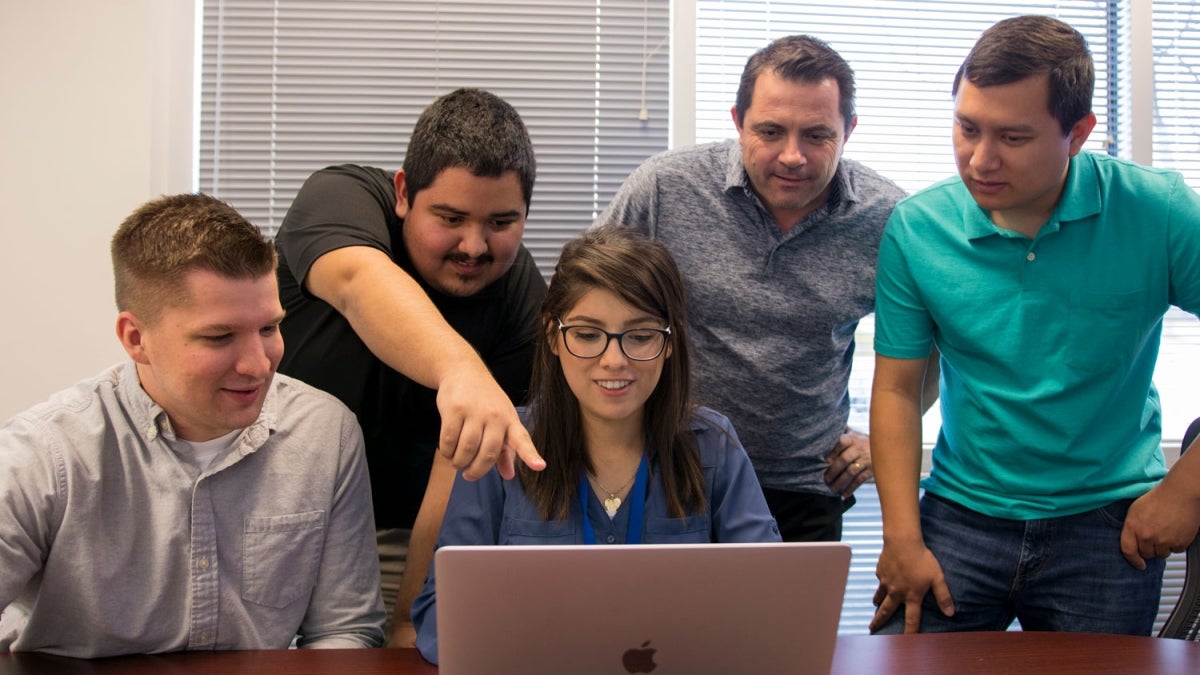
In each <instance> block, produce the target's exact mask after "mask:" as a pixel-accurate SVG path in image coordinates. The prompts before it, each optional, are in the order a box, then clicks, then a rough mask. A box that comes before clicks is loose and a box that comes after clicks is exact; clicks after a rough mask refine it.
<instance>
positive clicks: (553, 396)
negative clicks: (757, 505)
mask: <svg viewBox="0 0 1200 675" xmlns="http://www.w3.org/2000/svg"><path fill="white" fill-rule="evenodd" d="M597 288H599V289H604V290H607V291H610V292H611V293H613V294H615V295H616V296H617V297H619V298H621V299H622V300H624V301H625V302H627V303H629V304H630V305H632V306H634V307H636V308H638V309H639V310H641V311H644V312H646V313H648V314H652V315H654V316H658V317H661V318H662V319H663V321H665V322H666V324H667V325H668V326H670V327H671V335H670V336H669V338H668V343H667V344H668V346H669V348H670V352H669V354H668V355H667V356H664V357H662V358H665V359H666V360H665V361H664V363H663V369H662V376H661V377H660V378H659V381H658V384H657V386H655V388H654V391H653V392H652V393H651V394H650V398H649V399H647V400H646V404H645V414H644V415H643V416H642V418H643V420H644V421H643V424H644V427H645V428H644V433H645V437H646V447H647V449H648V451H649V453H650V459H651V460H652V461H653V463H654V466H655V467H656V468H657V471H658V472H659V473H661V475H662V485H663V489H664V490H665V491H666V496H667V506H668V512H669V513H670V514H671V515H672V516H676V517H679V518H682V517H684V516H686V515H687V514H688V513H689V512H696V511H701V510H703V509H704V508H705V507H706V505H705V499H704V473H703V471H702V470H701V468H700V456H699V451H698V450H697V448H696V439H695V434H694V432H693V431H692V430H691V428H690V426H689V421H690V419H691V416H692V413H693V404H692V401H691V354H690V348H689V342H688V329H687V314H686V309H685V306H686V305H685V297H684V289H683V280H682V279H681V278H680V275H679V269H678V268H677V267H676V266H675V260H674V259H673V258H672V257H671V254H670V253H668V252H667V249H666V247H664V246H663V245H662V244H659V243H657V242H653V241H650V240H649V239H646V238H645V237H643V236H641V235H640V234H638V233H636V232H634V231H632V230H630V229H628V228H626V227H622V226H620V225H605V226H602V227H598V228H595V229H593V230H590V231H588V232H586V233H584V234H583V235H581V236H580V237H578V238H576V239H574V240H572V241H570V242H568V243H567V244H566V246H564V247H563V250H562V254H561V255H560V256H559V259H558V265H556V266H555V268H554V277H553V278H552V279H551V280H550V288H549V290H548V291H547V293H546V300H545V302H544V303H543V304H542V334H543V335H544V336H545V337H544V338H543V339H540V340H538V343H537V347H536V353H535V356H534V363H533V379H532V382H531V384H530V390H529V393H530V400H531V402H532V405H531V410H530V416H531V417H530V425H529V426H530V435H531V436H532V437H533V442H534V445H535V446H536V447H537V449H538V451H539V452H541V454H542V456H543V457H544V458H545V459H546V468H545V470H543V471H540V472H538V471H531V470H529V469H528V468H527V467H525V466H524V465H522V466H521V467H520V468H519V471H518V477H519V479H520V481H521V485H522V486H523V487H524V488H525V492H526V494H528V495H529V498H530V499H532V500H533V502H534V503H535V504H537V506H538V510H539V511H540V513H541V514H542V517H543V518H546V519H547V520H551V519H553V520H561V519H563V518H566V516H567V514H568V513H569V512H570V506H571V500H573V499H575V498H577V497H578V493H577V490H578V486H579V478H580V476H581V475H583V472H584V471H585V470H588V471H590V470H592V468H593V467H592V466H591V460H590V459H589V458H588V454H587V453H586V452H585V451H584V450H585V441H584V437H583V419H582V415H581V413H580V411H579V401H578V399H576V398H575V394H574V393H572V392H571V389H570V387H569V386H568V385H567V380H566V377H565V376H564V375H563V371H562V364H561V363H560V362H559V360H558V356H557V355H555V354H554V353H553V352H552V351H551V349H550V345H551V342H552V341H556V340H558V339H559V330H558V324H557V322H556V321H555V319H556V318H557V317H560V316H563V315H565V314H567V313H568V312H569V311H570V309H571V308H572V307H574V306H575V303H577V302H578V301H579V299H580V298H581V297H583V295H584V294H585V293H587V292H588V291H590V290H592V289H597Z"/></svg>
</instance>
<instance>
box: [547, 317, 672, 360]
mask: <svg viewBox="0 0 1200 675" xmlns="http://www.w3.org/2000/svg"><path fill="white" fill-rule="evenodd" d="M555 320H556V321H558V330H559V332H561V333H562V335H563V343H564V344H565V345H566V346H567V351H569V352H571V354H573V355H575V356H578V357H579V358H581V359H594V358H596V357H598V356H600V355H601V354H603V353H604V351H605V350H606V349H608V343H609V342H612V341H613V340H616V341H617V345H619V346H620V347H621V353H623V354H624V355H625V356H626V357H628V358H629V359H630V360H632V361H653V360H654V359H657V358H658V357H659V356H661V355H662V353H663V350H664V349H666V348H667V336H669V335H670V334H671V327H670V326H667V327H666V328H630V329H629V330H623V331H621V332H620V333H609V332H608V331H604V330H600V329H599V328H596V327H595V326H585V325H581V324H577V325H573V326H568V325H566V324H564V323H563V322H562V319H555Z"/></svg>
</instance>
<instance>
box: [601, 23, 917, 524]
mask: <svg viewBox="0 0 1200 675" xmlns="http://www.w3.org/2000/svg"><path fill="white" fill-rule="evenodd" d="M731 112H732V115H733V122H734V125H735V126H736V127H737V130H738V140H737V141H736V142H735V141H734V140H732V139H731V140H728V141H723V142H718V143H710V144H706V145H700V146H695V147H690V148H684V149H680V150H673V151H668V152H665V153H663V154H660V155H657V156H655V157H652V158H650V159H649V160H647V161H646V163H644V164H643V165H642V166H641V167H639V168H638V169H637V170H636V171H634V172H633V173H632V174H631V175H630V176H629V178H628V180H627V181H626V182H625V185H624V186H622V188H621V189H620V191H619V192H618V193H617V195H616V197H615V198H614V200H613V202H612V204H611V205H609V207H608V209H606V210H605V212H604V213H603V214H602V215H601V216H600V218H599V220H598V221H597V222H598V223H602V222H608V221H619V222H622V223H625V224H627V225H629V226H631V227H634V228H637V229H641V230H643V231H645V232H646V233H647V234H648V235H650V236H651V237H652V238H654V239H657V240H658V241H661V242H662V243H664V244H666V245H667V247H668V248H669V249H670V250H671V253H672V254H673V255H674V256H675V258H676V260H677V261H678V263H679V267H680V270H681V271H682V272H683V274H684V276H685V277H686V281H687V284H688V293H689V306H688V312H689V314H690V321H691V323H692V331H693V332H692V335H693V339H694V341H695V372H696V385H697V391H696V394H697V398H698V399H699V400H700V401H701V402H703V403H704V404H705V405H709V406H712V407H713V408H716V409H718V410H720V411H722V412H724V413H725V414H727V415H728V416H729V417H730V419H731V420H733V422H734V426H735V427H736V428H737V431H738V435H739V436H740V437H741V439H742V442H743V443H744V445H745V447H746V451H747V452H748V453H749V454H750V458H751V460H753V462H754V466H755V469H756V470H757V472H758V478H759V481H760V482H761V483H762V486H763V489H764V492H765V494H766V496H767V503H768V504H769V505H770V507H771V511H772V512H773V514H774V515H775V518H776V520H778V522H779V527H780V530H781V531H782V532H783V536H784V539H785V540H788V541H806V540H808V541H818V540H837V539H840V538H841V531H842V513H843V512H844V511H845V509H846V508H848V507H849V506H850V505H851V504H852V503H853V494H854V491H855V490H856V489H857V488H858V487H859V486H860V485H862V483H863V482H864V481H866V480H867V479H869V478H870V477H871V454H870V446H869V444H868V440H867V437H866V435H865V434H862V433H860V432H857V431H853V430H851V429H850V428H848V427H847V426H846V422H847V420H848V417H849V411H850V398H849V395H848V393H847V389H846V387H847V383H848V382H849V378H850V361H851V356H852V355H853V353H854V331H855V329H856V328H857V327H858V321H859V320H860V319H861V318H862V317H864V316H866V315H867V314H869V313H870V312H872V311H873V310H874V306H875V257H876V254H877V252H878V250H879V240H880V237H881V234H882V232H883V226H884V223H885V222H886V221H887V218H888V215H889V214H890V213H891V211H892V207H893V206H895V204H896V202H897V201H899V200H900V199H901V198H902V197H904V191H903V190H901V189H900V188H899V187H898V186H897V185H895V184H894V183H892V182H891V181H889V180H887V179H885V178H883V177H881V176H880V175H879V174H877V173H875V172H874V171H872V170H870V169H868V168H867V167H865V166H863V165H861V164H859V163H857V162H855V161H853V160H849V159H843V158H842V149H843V147H844V144H845V142H846V139H847V138H849V136H850V132H851V131H853V130H854V126H855V124H856V123H857V118H856V117H855V114H854V72H853V71H852V70H851V69H850V66H849V64H847V63H846V61H845V60H844V59H842V57H841V56H840V55H838V53H837V52H835V51H833V49H831V48H830V47H829V45H827V44H825V43H824V42H822V41H821V40H818V39H815V38H812V37H809V36H790V37H784V38H780V39H779V40H776V41H775V42H773V43H771V44H770V45H769V46H767V47H766V48H764V49H762V50H761V51H759V52H758V53H756V54H754V55H753V56H752V57H750V60H749V61H748V62H747V64H746V68H745V70H744V71H743V73H742V79H741V84H740V86H739V87H738V93H737V103H736V105H735V106H734V107H733V109H732V111H731ZM935 379H936V378H935Z"/></svg>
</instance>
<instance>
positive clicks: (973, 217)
mask: <svg viewBox="0 0 1200 675" xmlns="http://www.w3.org/2000/svg"><path fill="white" fill-rule="evenodd" d="M968 194H969V193H968ZM1100 208H1101V197H1100V180H1099V178H1098V175H1097V173H1096V165H1095V162H1094V161H1092V159H1091V157H1089V156H1087V154H1086V152H1080V153H1078V154H1076V155H1075V156H1074V157H1072V158H1071V161H1070V163H1069V164H1068V165H1067V178H1066V181H1064V183H1063V191H1062V195H1060V196H1059V198H1058V204H1057V205H1055V207H1054V211H1053V212H1052V213H1051V214H1050V220H1048V221H1046V224H1045V225H1044V226H1043V227H1042V230H1041V231H1040V232H1039V233H1038V236H1042V235H1044V234H1049V233H1051V232H1056V231H1058V229H1059V224H1060V223H1067V222H1071V221H1076V220H1084V219H1086V218H1090V217H1092V216H1094V215H1096V214H1098V213H1100ZM963 222H964V223H965V226H966V233H967V238H968V239H979V238H981V237H986V236H990V235H993V234H1002V233H1001V230H1000V228H998V227H996V225H995V224H994V223H993V222H992V218H991V216H990V215H989V214H988V212H987V211H985V210H984V209H982V208H980V206H979V205H978V204H976V203H975V200H974V199H969V200H968V201H967V204H966V208H965V211H964V213H963Z"/></svg>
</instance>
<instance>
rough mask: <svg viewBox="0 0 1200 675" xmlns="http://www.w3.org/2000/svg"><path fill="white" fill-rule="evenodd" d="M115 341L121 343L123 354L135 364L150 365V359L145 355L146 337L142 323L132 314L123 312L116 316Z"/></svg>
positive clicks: (127, 311) (126, 311)
mask: <svg viewBox="0 0 1200 675" xmlns="http://www.w3.org/2000/svg"><path fill="white" fill-rule="evenodd" d="M117 339H118V340H120V341H121V346H122V347H124V348H125V353H126V354H129V358H131V359H133V360H134V362H135V363H140V364H143V365H146V364H148V363H150V358H149V356H147V354H146V347H145V339H146V335H145V332H144V330H143V326H142V322H141V321H139V320H138V318H137V317H136V316H134V315H133V312H130V311H129V310H125V311H123V312H121V313H120V314H118V315H117Z"/></svg>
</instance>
